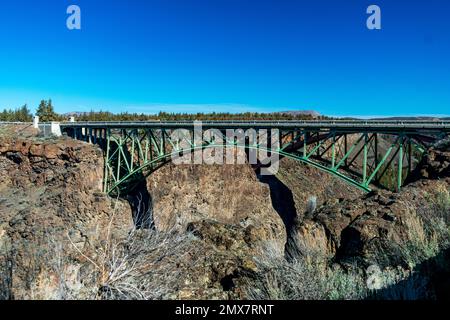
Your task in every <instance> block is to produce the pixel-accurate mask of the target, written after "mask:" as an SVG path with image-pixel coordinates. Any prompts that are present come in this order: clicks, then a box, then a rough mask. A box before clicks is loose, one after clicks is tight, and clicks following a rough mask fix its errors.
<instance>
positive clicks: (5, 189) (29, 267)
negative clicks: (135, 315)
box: [0, 135, 132, 299]
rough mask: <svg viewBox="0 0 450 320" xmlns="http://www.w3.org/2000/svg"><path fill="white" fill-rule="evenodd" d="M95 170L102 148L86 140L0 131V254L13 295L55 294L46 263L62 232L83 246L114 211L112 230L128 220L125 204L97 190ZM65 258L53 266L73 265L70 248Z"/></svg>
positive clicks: (98, 235)
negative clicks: (64, 262)
mask: <svg viewBox="0 0 450 320" xmlns="http://www.w3.org/2000/svg"><path fill="white" fill-rule="evenodd" d="M102 177H103V163H102V153H101V150H99V149H97V148H96V147H94V146H91V145H87V144H85V143H81V142H78V141H73V140H69V139H66V140H45V139H40V138H37V137H27V138H23V137H20V136H19V137H17V136H16V137H14V138H12V137H8V136H6V135H5V136H2V137H0V251H1V252H0V260H3V261H2V262H3V265H5V263H6V265H7V267H8V270H9V271H10V273H11V276H12V279H10V280H11V283H10V291H11V293H10V294H11V295H12V296H13V297H14V298H15V299H30V298H36V299H40V298H54V297H55V295H56V290H57V284H56V283H52V280H51V279H54V278H55V277H54V276H52V273H54V271H53V270H52V269H51V267H50V266H49V265H47V264H46V262H48V260H47V259H49V256H48V255H52V254H53V253H52V252H50V251H51V250H53V249H54V247H55V246H62V244H63V243H67V242H68V239H69V238H70V241H71V242H72V243H73V245H76V246H77V248H78V249H79V250H84V248H85V247H87V245H88V244H89V243H95V242H96V241H98V240H100V239H102V238H104V237H105V231H106V230H107V228H108V226H109V224H110V223H111V221H112V215H113V213H114V212H116V213H117V214H116V217H115V219H114V225H113V226H112V228H113V229H114V232H115V233H119V232H121V231H120V230H123V231H124V232H126V231H127V230H129V229H130V228H131V227H132V220H131V212H130V208H129V206H128V204H127V203H124V202H122V201H115V200H114V199H110V198H109V197H107V196H106V195H104V194H102V193H101V190H102V189H101V185H102ZM72 249H73V248H72ZM70 259H72V262H73V263H72V265H69V266H67V268H64V269H65V270H61V272H69V273H72V271H73V270H72V269H73V268H77V267H79V265H80V260H79V259H78V254H74V255H72V256H71V258H70ZM49 279H50V280H49ZM44 280H45V281H44Z"/></svg>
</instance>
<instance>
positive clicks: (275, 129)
mask: <svg viewBox="0 0 450 320" xmlns="http://www.w3.org/2000/svg"><path fill="white" fill-rule="evenodd" d="M60 127H61V131H62V132H63V133H65V134H67V135H68V136H70V137H73V138H74V139H79V140H83V141H86V142H89V143H93V144H98V145H99V146H101V148H102V149H103V151H104V156H105V161H104V170H105V171H104V183H103V187H104V192H106V193H108V194H118V193H126V192H127V191H130V190H131V189H133V188H134V187H135V186H136V185H137V184H138V183H139V182H140V181H142V179H145V178H146V177H148V176H149V175H151V173H152V172H154V171H156V170H157V169H158V168H160V167H161V166H163V165H164V164H166V163H168V162H170V161H171V160H172V159H173V158H174V156H175V157H181V156H183V155H188V154H193V153H195V152H198V151H199V150H201V151H202V152H203V151H204V150H206V149H209V148H212V149H214V150H219V149H220V148H224V149H227V148H228V149H227V150H235V151H236V150H245V151H246V154H247V156H248V155H249V153H252V152H253V154H259V153H260V152H266V153H267V154H268V155H270V156H272V155H276V156H278V159H279V158H284V157H286V158H291V159H294V160H296V161H299V162H302V163H304V164H306V165H310V166H313V167H315V168H318V169H319V170H322V171H324V172H327V173H329V174H331V175H333V176H336V177H338V178H340V179H342V180H343V181H345V182H347V183H349V184H351V185H353V186H355V187H356V188H359V189H362V190H364V191H370V190H371V189H372V188H373V187H377V186H384V187H387V188H391V189H395V190H400V189H401V187H402V186H403V185H404V183H405V181H406V180H407V178H408V176H409V175H410V174H411V172H412V171H413V170H414V169H415V168H416V167H417V165H418V164H419V163H420V161H421V158H422V156H423V155H424V154H425V153H426V152H427V150H428V149H429V148H430V146H432V145H433V144H434V143H436V142H438V141H440V140H442V139H445V138H447V137H448V135H449V133H450V121H396V120H392V121H389V120H382V121H381V120H380V121H375V120H370V121H360V120H349V121H347V120H335V121H203V122H192V121H144V122H65V123H61V124H60ZM252 132H253V133H254V132H256V133H257V135H256V136H255V135H254V134H253V135H252V134H251V133H252ZM255 137H256V138H255ZM222 157H223V156H222ZM276 161H278V160H276ZM252 164H253V165H254V167H255V168H261V167H264V164H263V163H261V161H259V160H257V162H256V163H252Z"/></svg>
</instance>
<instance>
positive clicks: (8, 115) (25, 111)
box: [0, 99, 65, 122]
mask: <svg viewBox="0 0 450 320" xmlns="http://www.w3.org/2000/svg"><path fill="white" fill-rule="evenodd" d="M36 116H38V117H39V121H43V122H48V121H63V120H65V117H64V116H62V115H60V114H58V113H56V112H55V110H54V107H53V104H52V100H51V99H49V100H42V101H41V103H40V104H39V106H38V108H37V110H36ZM0 121H7V122H31V121H33V114H32V113H31V111H30V109H29V108H28V105H26V104H25V105H23V106H22V107H20V108H17V109H4V110H3V111H2V112H0Z"/></svg>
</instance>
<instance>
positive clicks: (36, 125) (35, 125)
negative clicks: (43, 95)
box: [33, 116, 39, 129]
mask: <svg viewBox="0 0 450 320" xmlns="http://www.w3.org/2000/svg"><path fill="white" fill-rule="evenodd" d="M33 128H35V129H39V117H38V116H34V118H33Z"/></svg>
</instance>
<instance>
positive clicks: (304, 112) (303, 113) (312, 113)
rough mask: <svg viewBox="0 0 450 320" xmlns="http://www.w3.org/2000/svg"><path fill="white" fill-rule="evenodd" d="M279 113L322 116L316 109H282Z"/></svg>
mask: <svg viewBox="0 0 450 320" xmlns="http://www.w3.org/2000/svg"><path fill="white" fill-rule="evenodd" d="M277 113H281V114H287V115H291V116H311V117H313V118H318V117H320V113H318V112H317V111H314V110H298V111H280V112H277Z"/></svg>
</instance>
